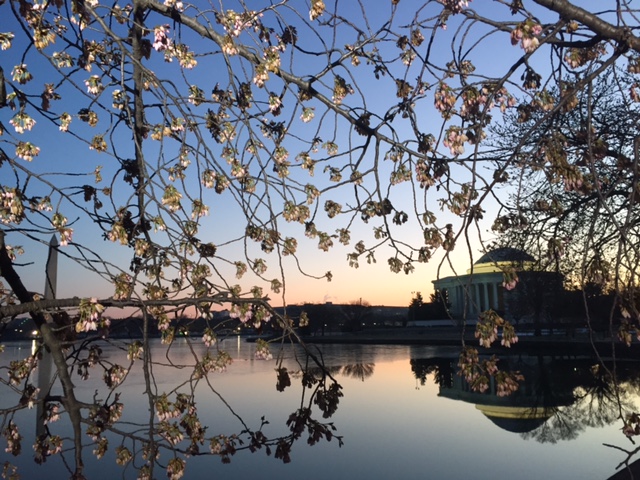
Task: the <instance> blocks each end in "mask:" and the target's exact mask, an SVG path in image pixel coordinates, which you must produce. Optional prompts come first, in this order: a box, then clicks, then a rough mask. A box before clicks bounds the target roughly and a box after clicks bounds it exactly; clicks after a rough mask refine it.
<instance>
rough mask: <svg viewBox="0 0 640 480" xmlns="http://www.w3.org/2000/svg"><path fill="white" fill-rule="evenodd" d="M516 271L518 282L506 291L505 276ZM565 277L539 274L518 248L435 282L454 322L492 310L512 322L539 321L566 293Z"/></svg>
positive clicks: (487, 256)
mask: <svg viewBox="0 0 640 480" xmlns="http://www.w3.org/2000/svg"><path fill="white" fill-rule="evenodd" d="M510 270H514V271H515V272H516V273H517V276H518V282H517V284H516V285H515V287H514V288H513V289H512V290H507V289H506V288H505V287H504V281H505V278H504V272H505V271H510ZM562 284H563V277H562V275H560V274H558V273H555V272H545V271H540V270H537V268H536V261H535V258H533V257H532V256H531V255H529V254H528V253H526V252H524V251H522V250H519V249H517V248H511V247H503V248H497V249H495V250H491V251H489V252H487V253H486V254H484V255H483V256H482V257H480V259H479V260H478V261H476V262H475V263H474V264H473V267H472V268H470V269H468V270H467V273H466V275H454V276H451V277H445V278H440V279H438V280H434V281H433V286H434V289H435V291H436V294H437V295H439V296H440V298H442V299H443V300H444V301H445V302H446V303H448V304H449V314H450V316H451V318H453V319H454V320H461V319H474V318H477V316H478V314H479V313H480V312H483V311H485V310H489V309H492V310H494V311H496V312H497V313H498V314H500V315H501V316H502V317H504V318H505V319H507V320H509V321H513V320H515V321H516V322H517V321H519V320H524V321H540V320H543V319H544V318H543V317H548V316H549V311H548V310H549V307H550V306H551V305H552V300H553V298H554V297H555V295H557V294H558V293H560V292H562V290H563V285H562Z"/></svg>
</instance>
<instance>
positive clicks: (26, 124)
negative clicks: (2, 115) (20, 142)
mask: <svg viewBox="0 0 640 480" xmlns="http://www.w3.org/2000/svg"><path fill="white" fill-rule="evenodd" d="M9 123H10V124H11V125H13V128H15V130H16V133H24V132H25V131H31V129H32V128H33V126H34V125H35V124H36V121H35V120H34V119H33V118H31V117H30V116H29V115H27V114H26V113H25V112H23V111H20V112H18V113H16V114H15V116H14V117H13V118H12V119H11V120H9Z"/></svg>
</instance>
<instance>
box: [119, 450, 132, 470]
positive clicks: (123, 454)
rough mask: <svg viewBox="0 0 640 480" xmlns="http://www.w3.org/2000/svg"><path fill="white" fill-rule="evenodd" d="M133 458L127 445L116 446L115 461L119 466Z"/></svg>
mask: <svg viewBox="0 0 640 480" xmlns="http://www.w3.org/2000/svg"><path fill="white" fill-rule="evenodd" d="M132 459H133V455H132V454H131V452H130V451H129V449H128V448H127V447H123V446H122V445H121V446H119V447H116V463H117V464H118V465H120V466H124V465H126V464H128V463H129V462H130V461H131V460H132Z"/></svg>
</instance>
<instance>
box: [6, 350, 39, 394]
mask: <svg viewBox="0 0 640 480" xmlns="http://www.w3.org/2000/svg"><path fill="white" fill-rule="evenodd" d="M37 365H38V360H37V358H36V357H35V356H34V355H30V356H28V357H27V358H25V359H24V360H12V361H11V362H9V382H10V383H11V385H15V386H18V385H20V383H22V381H23V380H24V379H25V378H27V377H28V376H29V375H31V372H32V371H33V370H34V369H35V368H36V366H37Z"/></svg>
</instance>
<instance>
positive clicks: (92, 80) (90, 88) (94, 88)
mask: <svg viewBox="0 0 640 480" xmlns="http://www.w3.org/2000/svg"><path fill="white" fill-rule="evenodd" d="M84 84H85V86H86V87H87V92H88V93H89V94H90V95H95V96H98V95H100V94H101V93H102V91H103V90H104V85H102V81H101V80H100V76H98V75H91V76H90V77H89V78H88V79H87V80H85V81H84Z"/></svg>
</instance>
